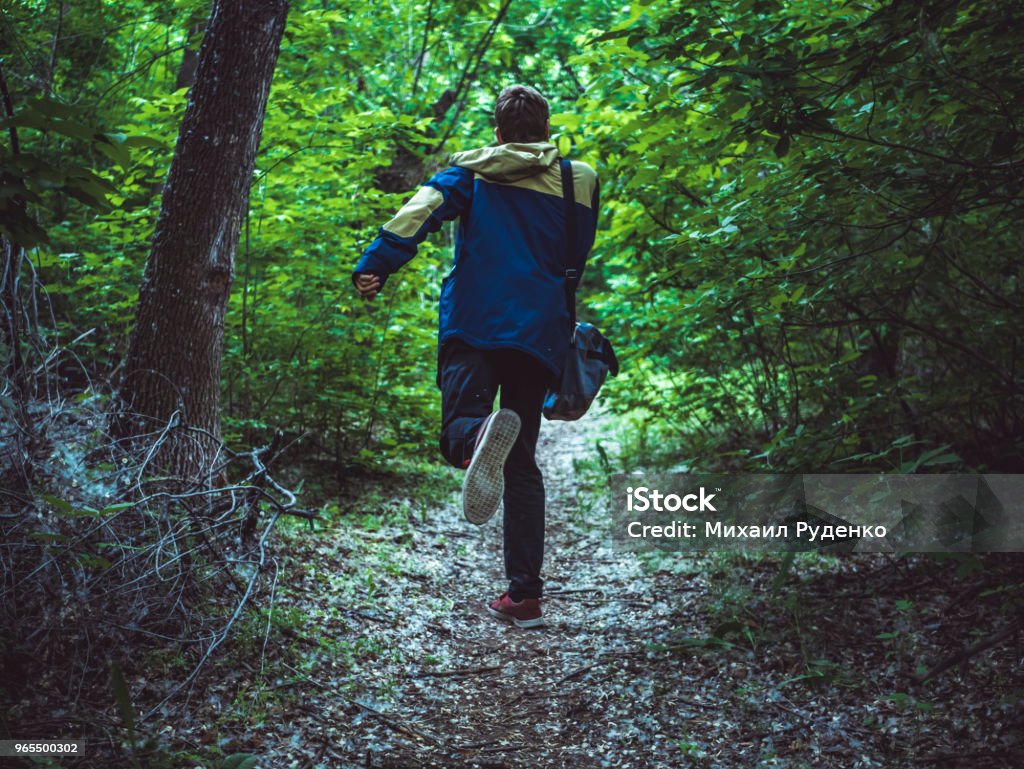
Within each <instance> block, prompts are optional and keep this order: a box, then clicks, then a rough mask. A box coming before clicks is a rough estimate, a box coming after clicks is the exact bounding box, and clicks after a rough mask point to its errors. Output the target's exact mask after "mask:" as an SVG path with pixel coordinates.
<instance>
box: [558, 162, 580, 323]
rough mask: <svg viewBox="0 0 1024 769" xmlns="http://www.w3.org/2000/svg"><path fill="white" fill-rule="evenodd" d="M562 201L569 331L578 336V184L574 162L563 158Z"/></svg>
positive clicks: (561, 163) (561, 164) (566, 304)
mask: <svg viewBox="0 0 1024 769" xmlns="http://www.w3.org/2000/svg"><path fill="white" fill-rule="evenodd" d="M559 165H560V166H561V169H562V201H563V203H564V205H565V231H566V237H565V264H566V268H565V306H566V308H567V309H568V310H569V332H570V333H571V334H572V336H573V337H575V336H576V286H577V284H578V283H579V281H580V273H579V270H576V269H574V268H572V267H570V265H573V264H575V263H576V185H575V184H574V183H573V180H572V163H571V162H569V161H568V160H566V159H565V158H562V159H561V161H560V163H559Z"/></svg>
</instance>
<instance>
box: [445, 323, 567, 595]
mask: <svg viewBox="0 0 1024 769" xmlns="http://www.w3.org/2000/svg"><path fill="white" fill-rule="evenodd" d="M551 376H552V375H551V372H550V370H549V369H548V368H547V366H545V365H544V364H543V363H541V362H540V360H538V359H537V358H535V357H533V356H532V355H530V354H528V353H525V352H521V351H519V350H509V349H504V350H478V349H476V348H475V347H470V346H469V345H468V344H466V343H465V342H462V341H461V340H458V339H450V340H448V341H446V342H445V343H444V344H443V345H442V347H441V351H440V354H439V356H438V377H437V378H438V384H439V386H440V387H441V454H443V455H444V458H445V459H447V460H448V461H449V462H450V463H451V464H453V465H454V466H455V467H465V466H466V464H467V462H468V460H469V458H470V456H471V455H472V449H473V441H474V440H475V439H476V433H477V430H478V429H479V427H480V424H481V422H483V420H484V418H486V417H487V415H488V414H490V413H491V411H492V410H493V407H494V396H495V394H496V393H497V392H498V391H499V389H500V391H501V408H503V409H512V411H514V412H516V413H517V414H518V415H519V419H520V420H521V421H522V429H521V430H520V432H519V437H518V438H517V439H516V442H515V445H513V446H512V451H511V452H510V453H509V455H508V461H507V462H506V463H505V496H504V499H503V501H504V504H505V521H504V536H505V576H506V577H508V581H509V595H510V596H511V598H512V600H514V601H519V600H522V599H523V598H540V595H541V590H542V588H543V584H544V583H543V580H541V578H540V567H541V562H542V560H543V558H544V478H543V477H542V476H541V473H540V469H539V468H538V467H537V462H536V460H535V459H534V453H535V452H536V449H537V435H538V434H539V433H540V410H541V406H542V405H543V403H544V392H545V390H546V389H547V385H548V383H549V382H550V380H551Z"/></svg>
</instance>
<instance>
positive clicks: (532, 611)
mask: <svg viewBox="0 0 1024 769" xmlns="http://www.w3.org/2000/svg"><path fill="white" fill-rule="evenodd" d="M487 611H489V612H490V613H491V616H492V617H497V618H498V619H500V620H503V621H505V622H511V623H513V624H514V625H515V626H516V627H540V626H541V625H543V624H544V618H543V617H541V612H540V599H539V598H524V599H523V600H522V601H513V600H512V599H511V598H509V595H508V593H502V594H501V595H500V596H498V597H497V598H496V599H494V600H493V601H491V605H490V606H488V607H487Z"/></svg>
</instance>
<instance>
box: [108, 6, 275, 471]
mask: <svg viewBox="0 0 1024 769" xmlns="http://www.w3.org/2000/svg"><path fill="white" fill-rule="evenodd" d="M287 14H288V1H287V0H259V1H256V0H248V1H246V0H214V4H213V10H212V13H211V16H210V21H209V24H208V25H207V28H206V35H205V36H204V38H203V44H202V47H201V48H200V50H199V67H198V71H197V73H196V80H195V84H194V86H193V87H192V91H191V94H190V97H191V98H190V100H189V103H188V106H187V108H186V109H185V117H184V119H183V121H182V124H181V131H180V133H179V135H178V144H177V147H176V148H175V151H174V160H173V161H172V162H171V169H170V173H169V174H168V178H167V184H166V185H165V187H164V194H163V203H162V206H161V209H160V217H159V219H158V220H157V225H156V232H155V234H154V236H153V246H152V250H151V251H150V254H149V260H148V261H147V263H146V271H145V275H144V276H143V280H142V286H141V287H140V289H139V303H138V306H137V308H136V314H135V328H134V331H133V333H132V337H131V344H130V347H129V351H128V358H127V360H126V362H125V373H124V380H123V383H122V385H121V391H120V399H119V400H120V402H119V404H118V406H117V409H116V411H115V413H114V416H113V419H112V421H111V429H112V432H113V433H114V435H115V436H117V437H120V438H130V437H133V436H135V437H140V436H146V441H147V442H150V443H151V442H152V441H153V440H159V441H160V445H159V447H158V449H157V450H156V451H154V452H153V453H152V454H151V455H150V460H151V462H152V466H151V468H150V469H151V470H157V469H160V470H163V471H169V472H171V473H173V474H174V475H177V476H179V477H180V478H182V479H183V480H186V481H194V480H196V479H199V478H202V477H203V476H204V474H205V473H206V472H207V471H208V470H209V468H210V466H211V464H212V463H213V461H214V459H215V455H216V451H217V447H218V445H219V440H220V418H219V403H218V400H219V398H218V396H219V391H220V365H221V352H222V350H223V346H224V315H225V313H226V311H227V304H228V296H229V294H230V291H231V281H232V277H233V276H234V261H235V249H236V247H237V245H238V233H239V226H240V223H241V221H242V218H243V217H244V215H245V212H246V210H247V208H248V204H249V185H250V182H251V179H252V172H253V167H254V165H255V162H256V150H257V148H258V146H259V141H260V132H261V130H262V128H263V115H264V111H265V109H266V105H267V94H268V93H269V91H270V81H271V79H272V77H273V74H274V65H275V64H276V62H277V54H278V50H279V47H280V43H281V36H282V34H283V33H284V27H285V19H286V17H287Z"/></svg>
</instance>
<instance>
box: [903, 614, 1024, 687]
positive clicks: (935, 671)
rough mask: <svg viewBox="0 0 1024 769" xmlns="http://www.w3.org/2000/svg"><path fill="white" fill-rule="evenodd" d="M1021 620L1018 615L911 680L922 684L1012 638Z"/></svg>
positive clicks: (1017, 631) (1019, 628)
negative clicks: (1014, 619) (1012, 620)
mask: <svg viewBox="0 0 1024 769" xmlns="http://www.w3.org/2000/svg"><path fill="white" fill-rule="evenodd" d="M1022 621H1024V618H1021V617H1018V618H1017V620H1016V621H1014V622H1011V623H1010V624H1009V625H1008V626H1007V627H1005V628H1003V629H1002V630H1000V631H998V632H996V633H993V634H992V635H990V636H988V637H987V638H983V639H981V640H980V641H978V642H977V643H975V644H972V645H971V646H968V647H967V648H966V649H961V650H960V651H958V652H956V653H955V654H951V655H950V656H948V657H946V659H944V660H942V661H941V662H939V663H938V664H937V665H935V666H934V667H933V668H932V669H931V670H929V671H928V672H927V673H925V674H924V675H922V676H913V677H912V679H911V680H913V681H914V683H917V684H923V683H924V682H925V681H927V680H928V679H929V678H934V677H935V676H937V675H939V674H940V673H943V672H945V671H946V670H949V669H950V668H951V667H954V666H955V665H959V664H960V663H962V662H966V661H967V660H969V659H970V658H971V657H974V656H976V655H978V654H981V653H982V652H983V651H985V650H986V649H991V648H992V647H993V646H996V645H998V644H1000V643H1002V642H1003V641H1005V640H1006V639H1008V638H1012V637H1013V636H1015V635H1017V633H1019V632H1020V630H1021V624H1022Z"/></svg>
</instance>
